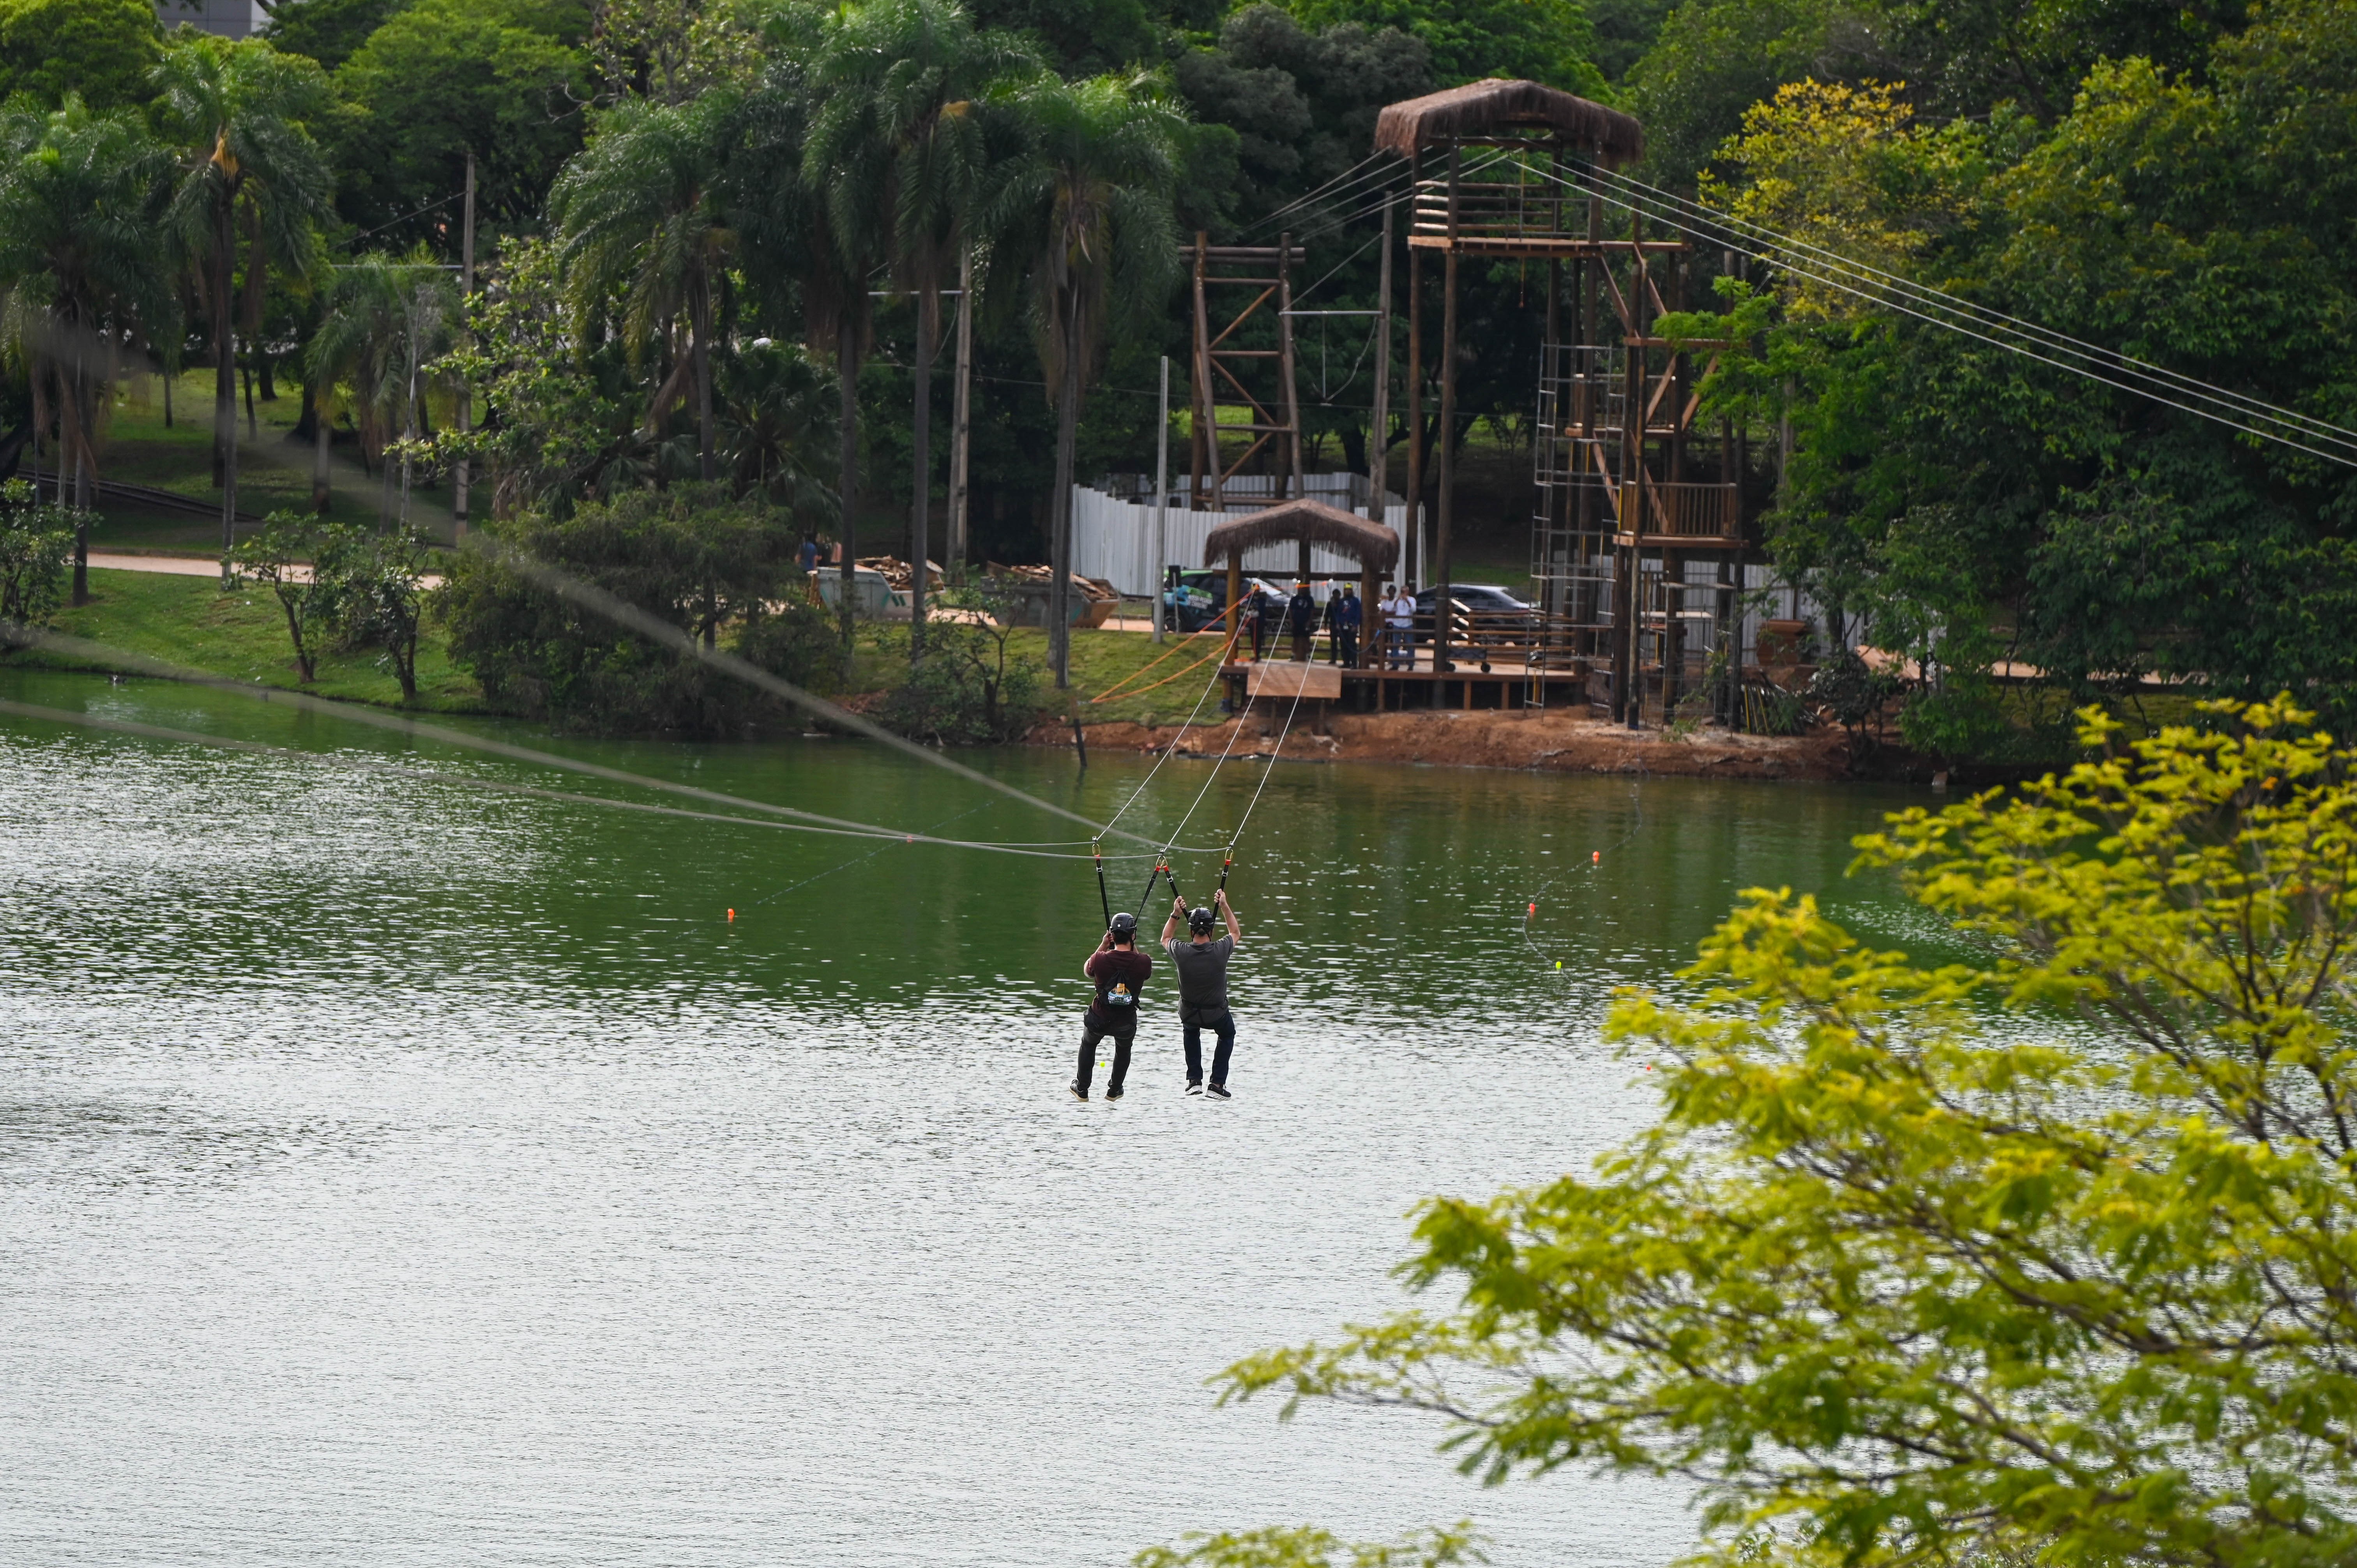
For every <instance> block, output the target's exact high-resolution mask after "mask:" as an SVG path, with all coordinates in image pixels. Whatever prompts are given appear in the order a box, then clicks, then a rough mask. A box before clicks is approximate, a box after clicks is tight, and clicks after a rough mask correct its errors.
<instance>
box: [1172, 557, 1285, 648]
mask: <svg viewBox="0 0 2357 1568" xmlns="http://www.w3.org/2000/svg"><path fill="white" fill-rule="evenodd" d="M1254 587H1260V588H1265V589H1266V590H1267V591H1268V592H1270V593H1273V594H1275V596H1277V598H1278V600H1279V601H1280V602H1282V601H1283V600H1286V599H1289V598H1291V597H1292V596H1293V590H1292V589H1290V588H1281V587H1279V586H1278V585H1276V584H1275V583H1272V582H1270V581H1269V580H1268V579H1267V578H1265V577H1246V578H1245V579H1244V592H1245V593H1247V594H1249V593H1251V592H1252V591H1253V589H1254ZM1162 603H1163V605H1164V610H1163V613H1164V615H1166V616H1167V617H1168V619H1167V620H1166V621H1164V623H1163V624H1164V625H1166V626H1168V627H1169V628H1171V629H1172V630H1174V631H1178V632H1182V633H1183V632H1197V631H1200V630H1202V629H1203V628H1205V627H1207V626H1210V625H1211V622H1212V620H1213V618H1215V617H1217V616H1218V615H1219V613H1220V612H1221V611H1222V610H1223V609H1225V608H1227V607H1228V574H1227V572H1226V570H1225V569H1224V568H1222V569H1221V570H1218V571H1210V572H1174V573H1172V574H1171V575H1170V581H1169V583H1168V585H1166V586H1165V587H1164V589H1163V591H1162ZM1217 629H1219V630H1221V631H1223V632H1224V631H1226V630H1227V629H1228V623H1227V622H1226V621H1224V620H1222V621H1221V622H1220V623H1219V626H1218V628H1217Z"/></svg>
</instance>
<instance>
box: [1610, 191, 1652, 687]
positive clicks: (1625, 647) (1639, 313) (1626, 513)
mask: <svg viewBox="0 0 2357 1568" xmlns="http://www.w3.org/2000/svg"><path fill="white" fill-rule="evenodd" d="M1629 238H1630V239H1631V241H1632V242H1634V243H1632V244H1631V247H1630V251H1629V319H1628V321H1627V322H1626V323H1625V328H1626V330H1627V332H1628V334H1629V339H1630V340H1629V341H1628V343H1627V344H1626V345H1625V346H1624V347H1623V349H1622V350H1621V353H1622V357H1623V359H1624V360H1625V361H1626V367H1627V375H1626V387H1627V391H1626V397H1625V401H1624V403H1623V407H1622V412H1621V415H1620V454H1621V457H1620V532H1621V533H1622V534H1623V535H1624V536H1626V537H1627V538H1628V539H1629V541H1630V542H1629V544H1628V545H1627V546H1626V547H1624V548H1623V549H1622V550H1621V552H1620V559H1621V564H1622V566H1623V567H1624V568H1625V569H1624V570H1623V571H1622V572H1621V574H1620V575H1621V577H1622V579H1623V580H1624V583H1625V586H1624V587H1623V588H1622V590H1621V594H1620V598H1621V602H1622V603H1623V604H1625V605H1626V606H1627V607H1628V610H1629V613H1628V615H1627V617H1626V618H1624V619H1623V621H1622V624H1621V628H1620V637H1619V638H1618V639H1615V640H1616V641H1618V642H1619V643H1620V650H1619V652H1620V669H1621V671H1622V675H1621V678H1620V681H1619V682H1617V686H1618V690H1617V692H1616V693H1615V694H1616V696H1617V699H1618V703H1617V705H1618V706H1619V707H1620V713H1619V714H1616V715H1615V716H1616V717H1618V718H1619V719H1620V721H1621V722H1622V723H1623V724H1625V725H1628V726H1629V727H1630V728H1631V729H1637V728H1640V727H1641V726H1642V725H1643V724H1644V718H1645V700H1644V693H1642V692H1641V691H1639V690H1638V689H1637V688H1638V685H1639V683H1640V682H1641V681H1642V680H1643V679H1644V675H1643V671H1642V670H1641V667H1640V664H1639V661H1638V660H1639V651H1640V647H1641V640H1642V628H1641V625H1640V617H1641V615H1642V614H1643V596H1642V595H1641V593H1639V591H1638V585H1637V573H1638V567H1639V563H1640V562H1641V561H1642V560H1643V558H1644V557H1643V552H1642V551H1641V548H1640V547H1639V545H1638V544H1637V542H1636V541H1637V540H1638V539H1640V538H1641V537H1642V536H1643V534H1644V532H1645V350H1644V349H1642V348H1641V347H1640V346H1639V344H1638V341H1637V340H1638V339H1640V338H1643V336H1644V335H1645V250H1644V239H1645V220H1644V218H1643V217H1642V215H1641V214H1639V213H1636V212H1633V211H1632V212H1631V214H1630V217H1629Z"/></svg>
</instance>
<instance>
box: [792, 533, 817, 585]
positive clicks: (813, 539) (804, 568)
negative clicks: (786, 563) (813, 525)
mask: <svg viewBox="0 0 2357 1568" xmlns="http://www.w3.org/2000/svg"><path fill="white" fill-rule="evenodd" d="M794 567H795V569H796V570H797V571H799V572H801V573H802V575H803V576H805V577H807V576H809V575H811V574H812V573H813V572H815V571H817V570H818V535H817V534H815V533H805V534H803V535H802V548H801V549H800V550H797V551H795V552H794Z"/></svg>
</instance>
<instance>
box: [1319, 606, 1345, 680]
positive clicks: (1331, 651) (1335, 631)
mask: <svg viewBox="0 0 2357 1568" xmlns="http://www.w3.org/2000/svg"><path fill="white" fill-rule="evenodd" d="M1322 618H1323V619H1324V621H1325V623H1326V662H1327V663H1329V664H1339V663H1340V662H1341V660H1342V590H1341V589H1340V588H1329V589H1328V590H1327V592H1326V610H1325V614H1324V616H1323V617H1322Z"/></svg>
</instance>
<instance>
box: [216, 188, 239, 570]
mask: <svg viewBox="0 0 2357 1568" xmlns="http://www.w3.org/2000/svg"><path fill="white" fill-rule="evenodd" d="M216 238H217V243H216V248H215V250H214V252H213V267H214V284H213V324H214V331H213V474H214V478H215V480H216V482H217V483H219V484H220V486H221V586H222V587H224V588H226V587H228V586H229V584H230V568H229V553H230V552H231V550H233V549H235V548H236V547H237V369H236V361H237V325H236V315H235V312H234V309H233V307H232V305H231V295H230V278H231V273H230V266H231V258H232V254H233V252H232V248H231V247H232V244H233V240H232V235H231V227H230V208H229V204H228V203H226V202H224V203H223V204H222V205H221V221H220V233H219V235H218V236H217V237H216Z"/></svg>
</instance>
